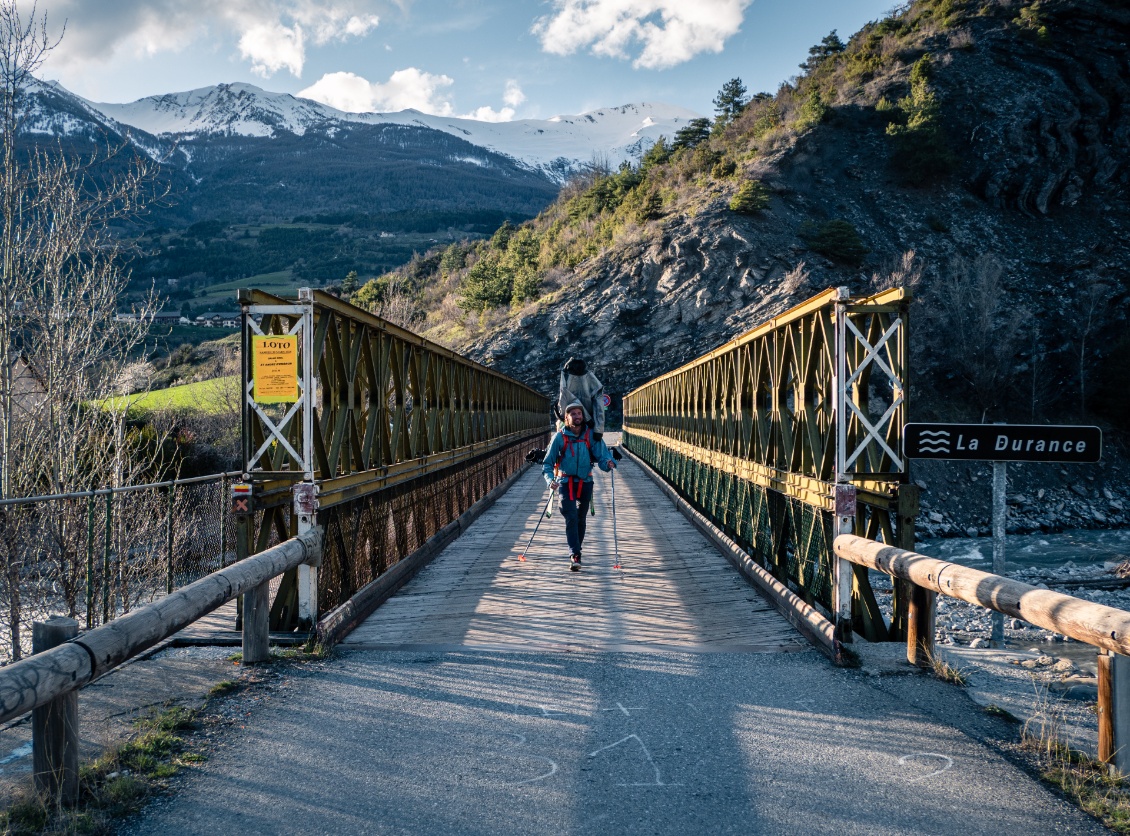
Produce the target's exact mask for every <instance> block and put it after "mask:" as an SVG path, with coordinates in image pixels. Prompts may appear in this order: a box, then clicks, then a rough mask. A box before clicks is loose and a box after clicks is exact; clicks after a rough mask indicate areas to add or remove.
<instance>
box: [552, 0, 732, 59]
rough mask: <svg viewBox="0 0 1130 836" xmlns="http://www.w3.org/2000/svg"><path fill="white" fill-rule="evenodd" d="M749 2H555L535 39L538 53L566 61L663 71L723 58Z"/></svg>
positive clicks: (577, 0)
mask: <svg viewBox="0 0 1130 836" xmlns="http://www.w3.org/2000/svg"><path fill="white" fill-rule="evenodd" d="M752 1H753V0H694V2H688V0H554V6H555V7H556V9H555V12H554V13H553V14H552V15H548V16H546V17H541V18H538V20H537V21H536V22H535V23H534V26H533V29H532V31H533V33H534V34H535V35H537V36H538V37H539V38H540V39H541V45H542V49H543V50H545V51H546V52H551V53H553V54H555V55H569V54H572V53H574V52H576V51H577V50H579V49H584V48H586V47H588V48H590V49H591V51H592V52H593V54H594V55H604V56H608V57H611V58H628V57H630V55H629V53H630V51H632V50H633V49H635V48H636V47H637V46H638V47H640V49H639V54H638V55H637V56H636V57H635V59H634V60H633V61H632V65H633V66H635V67H643V68H646V69H664V68H666V67H673V66H675V65H676V64H681V63H683V62H684V61H689V60H690V59H692V58H694V57H695V56H696V55H698V54H699V53H702V52H721V51H722V47H723V45H724V44H725V42H726V39H727V38H729V37H730V36H731V35H734V34H736V33H737V32H738V30H739V29H740V28H741V24H742V16H743V13H744V11H745V9H746V7H747V6H749V4H750V3H751V2H752Z"/></svg>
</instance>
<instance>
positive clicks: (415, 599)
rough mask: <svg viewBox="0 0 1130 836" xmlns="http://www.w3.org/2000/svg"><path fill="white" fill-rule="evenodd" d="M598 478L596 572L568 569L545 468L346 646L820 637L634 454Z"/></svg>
mask: <svg viewBox="0 0 1130 836" xmlns="http://www.w3.org/2000/svg"><path fill="white" fill-rule="evenodd" d="M611 479H612V477H611V476H610V475H609V474H604V473H600V472H599V471H598V472H597V473H596V486H595V490H594V505H595V506H596V516H595V517H593V516H590V517H589V519H588V532H587V534H586V536H585V544H584V568H583V569H582V570H581V571H580V572H570V571H569V568H568V564H569V560H568V547H567V545H566V542H565V528H564V522H563V520H562V518H561V516H560V514H559V513H558V512H557V510H556V502H555V503H554V505H555V508H554V513H553V515H552V516H551V517H550V518H549V519H544V520H543V521H542V525H541V528H540V529H539V531H538V534H537V537H536V538H535V540H534V542H533V544H532V545H531V547H530V548H529V550H528V551H526V558H527V559H526V561H524V562H521V561H519V560H518V555H519V554H520V553H521V552H522V549H523V547H524V546H525V544H526V541H527V540H528V539H529V538H530V535H531V533H532V532H533V530H534V526H535V524H536V523H537V520H538V518H539V515H540V514H541V512H542V509H544V507H545V502H546V499H547V498H548V495H549V494H548V492H547V489H546V487H545V483H544V481H543V480H542V476H541V472H540V469H539V468H531V469H530V471H529V472H527V473H526V474H525V475H524V476H523V477H522V478H521V479H519V480H518V481H517V482H516V483H515V485H514V487H512V488H511V489H510V490H509V491H508V492H507V493H506V494H505V495H504V496H502V497H501V498H500V499H499V500H498V501H497V502H496V503H495V505H494V506H493V507H491V508H490V509H489V510H487V511H486V512H485V513H484V514H483V516H482V517H480V518H479V520H478V521H477V522H476V523H475V524H474V525H473V526H472V527H471V528H470V529H469V530H468V531H467V532H466V533H465V534H463V535H462V536H461V537H460V538H459V539H457V540H456V541H454V542H453V543H452V544H451V545H450V546H448V547H447V548H446V549H445V550H444V551H443V552H442V553H441V554H440V555H438V556H437V557H436V558H435V560H434V561H433V562H432V563H431V564H430V565H429V566H427V567H425V568H424V569H423V570H422V571H421V572H420V573H419V574H418V575H417V576H416V577H415V578H414V579H413V580H412V581H411V582H410V583H409V584H407V585H406V586H405V587H404V588H403V589H401V590H400V592H399V593H397V594H396V595H395V596H394V597H393V598H391V599H390V600H388V601H387V602H385V604H384V605H382V606H381V607H380V608H379V609H378V610H377V611H376V612H375V613H373V615H372V616H370V617H369V618H368V619H367V620H366V621H365V622H364V623H363V624H362V625H361V626H360V627H359V628H358V629H357V630H355V631H354V632H353V633H351V634H350V635H349V636H347V637H346V638H345V639H344V640H343V642H342V644H341V646H342V649H350V648H352V649H416V648H420V649H423V648H429V649H455V648H483V649H488V648H489V649H508V650H517V649H529V650H552V649H562V650H567V649H582V648H583V649H590V650H608V651H611V650H616V651H625V650H658V649H664V648H666V649H678V650H683V651H699V652H703V651H728V652H735V651H737V652H781V651H793V650H802V649H807V648H808V647H810V645H809V644H808V643H807V642H805V640H804V639H803V637H801V635H800V634H799V633H797V632H796V630H795V629H793V627H792V626H791V625H790V624H789V623H788V622H787V621H785V619H784V618H783V617H782V616H781V615H780V613H778V612H777V610H776V609H775V608H774V607H773V605H772V604H770V603H769V602H768V601H766V600H765V599H764V598H762V597H761V595H760V594H759V593H758V592H757V591H756V590H755V589H754V588H753V587H751V586H750V585H749V584H748V583H747V582H746V581H745V580H744V579H743V578H742V577H741V576H740V575H739V574H738V572H737V571H736V570H735V569H734V568H733V567H732V566H730V564H729V563H727V562H726V559H725V558H724V557H723V556H722V555H721V554H719V553H718V551H717V550H716V549H715V548H714V547H713V545H711V544H710V543H709V542H708V541H707V540H706V538H704V537H703V536H702V535H701V534H700V533H699V532H698V531H697V530H696V529H695V528H694V527H693V526H692V525H691V524H690V523H689V522H688V521H687V520H686V519H685V518H684V517H683V516H682V514H680V513H679V512H678V511H677V510H676V509H675V507H674V506H673V505H672V504H671V502H670V500H668V499H667V497H666V496H664V495H663V493H662V492H661V491H660V490H659V488H658V487H657V486H656V485H655V484H654V483H653V482H652V481H651V480H650V479H649V478H648V477H647V476H646V475H645V474H644V473H643V472H642V471H641V470H640V468H639V467H638V466H636V465H635V464H633V463H632V462H631V461H629V460H628V459H627V458H625V459H624V460H623V461H622V462H620V467H619V469H618V470H617V471H616V531H617V534H618V539H619V555H620V559H621V565H622V569H619V570H618V569H615V568H613V566H614V564H615V562H616V561H615V554H616V548H615V546H614V543H613V521H612V490H611V488H612V485H611Z"/></svg>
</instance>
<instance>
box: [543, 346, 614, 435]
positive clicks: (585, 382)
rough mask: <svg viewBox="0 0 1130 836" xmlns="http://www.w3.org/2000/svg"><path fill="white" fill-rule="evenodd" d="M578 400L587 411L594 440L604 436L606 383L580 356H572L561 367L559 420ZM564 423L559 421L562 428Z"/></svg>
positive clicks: (555, 407)
mask: <svg viewBox="0 0 1130 836" xmlns="http://www.w3.org/2000/svg"><path fill="white" fill-rule="evenodd" d="M574 401H576V402H578V403H579V404H580V405H581V409H582V410H584V413H585V425H586V426H587V427H588V428H589V429H590V430H592V433H593V440H594V441H600V440H601V438H603V437H604V384H603V383H601V382H600V381H599V380H598V379H597V376H596V375H595V374H593V373H592V372H591V371H590V370H589V369H588V367H587V366H586V365H585V361H584V360H582V359H581V358H579V357H570V358H569V360H568V362H567V363H565V366H564V367H563V368H562V369H561V381H560V383H559V384H558V393H557V403H556V404H554V408H553V411H554V415H555V417H556V418H557V419H558V421H559V422H561V421H563V420H564V418H565V408H566V406H567V405H568V404H571V403H573V402H574ZM562 426H563V425H562V424H561V423H558V426H557V428H558V429H559V430H560V429H561V427H562Z"/></svg>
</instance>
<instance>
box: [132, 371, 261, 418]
mask: <svg viewBox="0 0 1130 836" xmlns="http://www.w3.org/2000/svg"><path fill="white" fill-rule="evenodd" d="M238 391H239V377H238V376H237V375H231V376H229V377H217V378H215V379H214V380H201V381H198V382H196V383H185V384H183V385H182V386H170V387H169V388H168V389H155V390H154V391H152V392H148V393H146V394H144V395H131V396H130V397H128V398H115V399H114V400H113V401H112V402H111V403H113V405H114V406H115V407H118V408H120V407H123V406H128V407H129V410H130V411H131V412H153V411H157V410H162V409H195V410H199V411H201V412H211V413H215V412H223V411H224V410H225V409H228V408H229V406H228V403H229V400H231V399H234V398H237V397H238Z"/></svg>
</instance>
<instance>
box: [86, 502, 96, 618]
mask: <svg viewBox="0 0 1130 836" xmlns="http://www.w3.org/2000/svg"><path fill="white" fill-rule="evenodd" d="M92 627H94V494H93V493H92V494H91V495H90V496H88V497H87V498H86V629H87V630H89V629H91V628H92Z"/></svg>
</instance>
